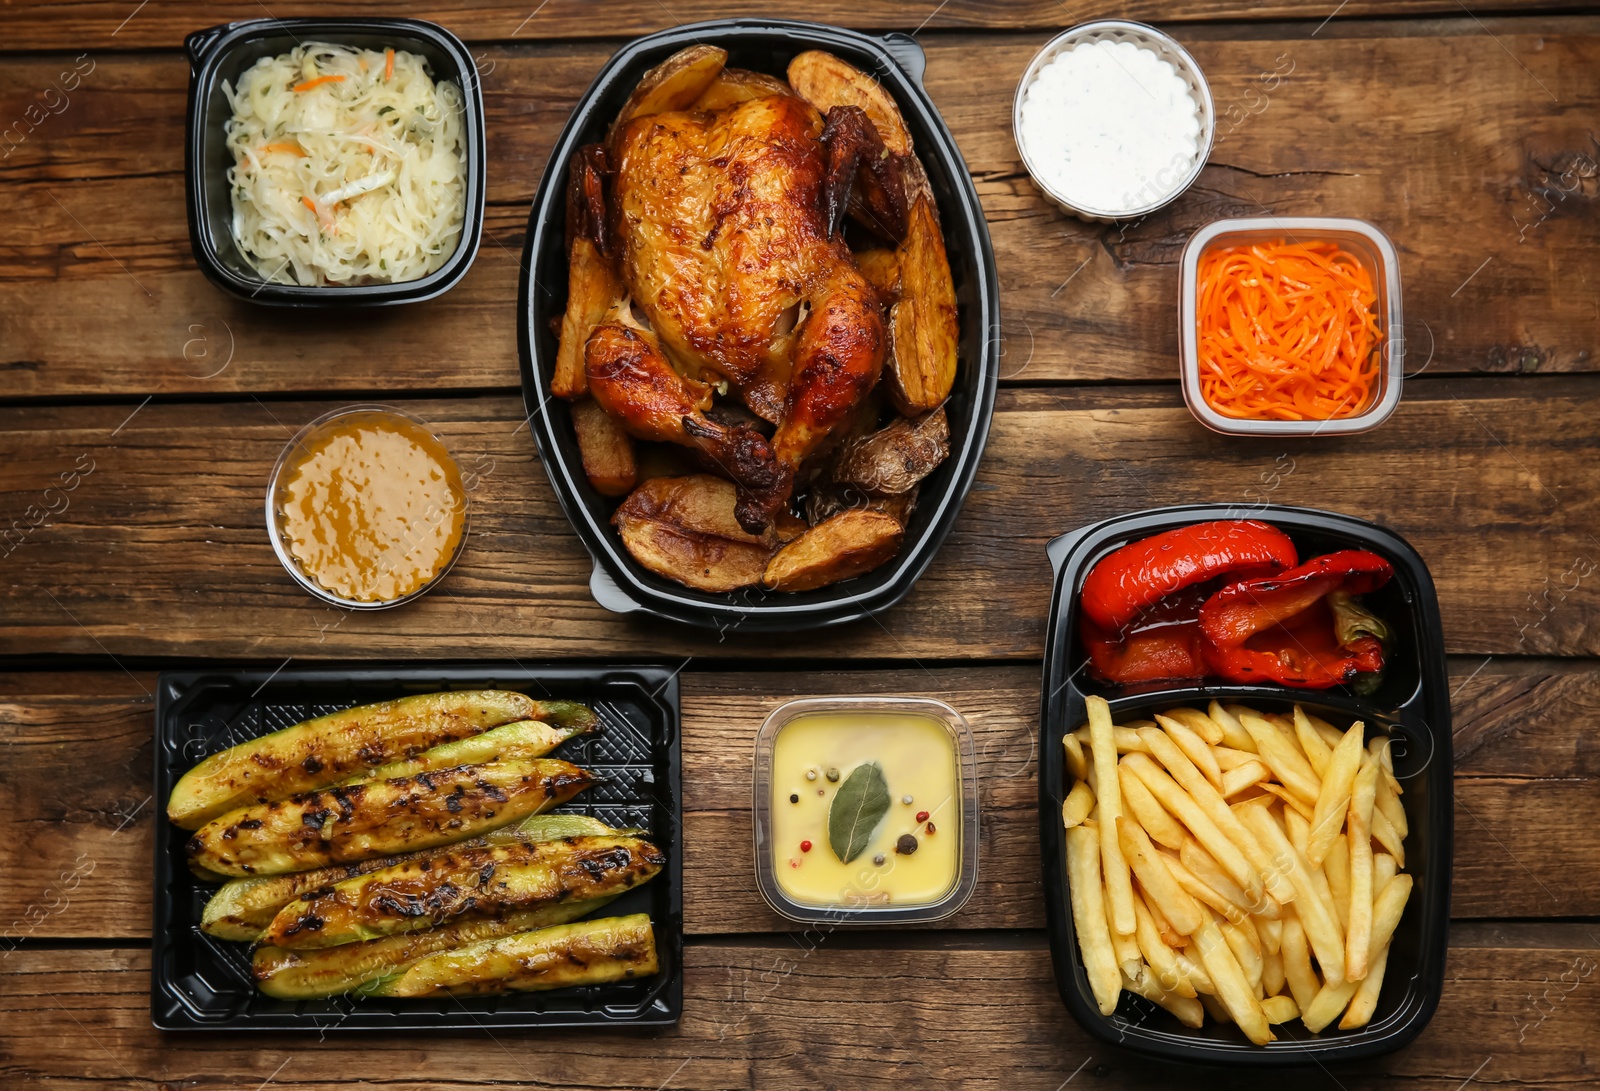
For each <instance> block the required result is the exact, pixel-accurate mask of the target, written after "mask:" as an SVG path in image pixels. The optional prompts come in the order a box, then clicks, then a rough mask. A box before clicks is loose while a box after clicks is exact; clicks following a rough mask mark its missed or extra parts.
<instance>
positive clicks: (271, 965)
mask: <svg viewBox="0 0 1600 1091" xmlns="http://www.w3.org/2000/svg"><path fill="white" fill-rule="evenodd" d="M613 897H614V895H613ZM611 900H612V898H594V899H591V900H588V901H575V902H562V903H560V904H558V905H547V906H543V907H541V908H539V909H523V910H518V911H516V912H513V913H508V914H506V915H505V916H504V917H497V918H491V919H487V920H473V921H458V922H457V923H455V924H447V925H444V926H443V927H441V928H430V929H428V930H427V931H426V932H402V933H401V934H399V935H395V936H384V937H383V938H382V939H375V940H370V941H368V942H367V943H345V944H341V945H340V946H338V947H322V948H316V949H311V950H300V951H292V950H289V949H288V948H285V947H258V948H256V950H255V953H254V955H252V957H251V959H250V968H251V972H252V973H253V974H254V975H255V979H256V987H257V988H259V989H260V990H261V991H262V992H264V993H266V994H267V995H268V996H273V997H277V998H278V999H279V1000H317V999H321V998H323V997H328V996H339V995H341V994H343V993H364V992H370V991H372V990H374V989H376V988H380V987H381V986H382V984H383V983H384V982H386V981H388V980H389V979H391V978H393V977H396V976H398V975H399V974H401V973H403V972H404V971H405V969H406V968H407V967H408V966H410V965H411V964H412V963H413V962H416V961H417V960H418V959H421V958H426V957H427V956H428V955H432V954H437V953H438V952H440V951H448V950H452V949H454V948H457V947H464V946H466V945H467V944H470V943H476V942H480V941H482V940H486V939H494V938H496V937H499V936H509V935H513V934H515V933H517V932H526V931H528V930H530V929H534V928H548V927H550V926H552V925H557V924H565V923H567V922H568V921H575V920H577V919H578V918H579V917H583V916H587V915H588V914H589V913H592V912H594V911H595V910H596V909H599V908H601V907H602V906H604V905H606V904H608V903H609V902H611Z"/></svg>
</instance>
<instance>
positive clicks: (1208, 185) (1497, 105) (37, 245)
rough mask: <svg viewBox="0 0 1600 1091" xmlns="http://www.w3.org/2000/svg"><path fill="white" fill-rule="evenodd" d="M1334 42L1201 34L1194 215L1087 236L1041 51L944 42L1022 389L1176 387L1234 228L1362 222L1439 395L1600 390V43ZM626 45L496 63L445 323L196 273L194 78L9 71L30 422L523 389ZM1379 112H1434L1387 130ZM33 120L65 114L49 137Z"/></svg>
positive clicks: (1249, 30) (17, 299)
mask: <svg viewBox="0 0 1600 1091" xmlns="http://www.w3.org/2000/svg"><path fill="white" fill-rule="evenodd" d="M558 2H559V0H558ZM551 6H552V7H554V6H556V5H555V4H552V5H551ZM88 7H93V5H88V6H86V7H78V8H74V9H73V10H74V11H78V12H83V11H86V10H87V8H88ZM160 7H162V5H157V4H151V5H148V6H147V7H146V8H145V10H144V11H143V12H141V14H140V17H139V20H135V21H134V23H132V24H130V30H131V28H132V27H134V26H137V25H138V24H139V21H140V20H142V19H144V18H145V17H146V15H153V14H156V13H157V10H158V8H160ZM274 10H276V9H274ZM946 10H948V9H946ZM659 14H660V13H659V12H658V15H659ZM542 17H543V16H541V18H542ZM1335 26H1336V27H1337V28H1338V30H1337V33H1336V32H1335V30H1334V29H1333V28H1330V29H1329V30H1328V31H1325V32H1323V33H1322V34H1319V35H1317V36H1315V37H1312V36H1309V31H1308V29H1307V28H1306V27H1300V26H1296V27H1288V28H1285V27H1275V28H1255V27H1241V26H1221V27H1216V26H1202V27H1195V28H1189V29H1186V30H1185V31H1184V32H1183V37H1184V38H1185V40H1186V42H1187V43H1188V44H1189V45H1190V47H1191V48H1192V49H1193V51H1194V53H1195V55H1196V56H1197V58H1198V59H1199V61H1200V62H1201V64H1202V65H1203V66H1204V68H1205V69H1206V71H1207V72H1208V73H1209V75H1210V79H1211V83H1212V89H1213V93H1214V96H1215V98H1216V102H1217V109H1218V114H1219V117H1221V118H1222V123H1221V126H1220V128H1219V134H1220V136H1221V139H1220V141H1219V143H1218V145H1217V148H1216V150H1215V152H1214V153H1213V156H1212V165H1211V166H1210V167H1208V168H1207V169H1206V171H1205V172H1204V174H1203V175H1202V177H1201V179H1200V181H1199V183H1198V184H1197V186H1196V188H1195V189H1194V190H1193V191H1191V192H1190V193H1189V194H1187V195H1186V196H1185V197H1184V198H1182V199H1181V200H1180V201H1178V202H1177V203H1175V204H1174V205H1173V206H1171V207H1170V208H1169V209H1167V210H1164V211H1163V212H1161V213H1158V214H1156V215H1154V216H1152V217H1150V218H1149V219H1148V220H1146V221H1143V222H1140V223H1136V224H1132V225H1121V226H1107V225H1093V224H1086V223H1083V222H1081V221H1079V220H1076V219H1072V218H1069V217H1066V216H1064V215H1063V214H1062V213H1061V212H1059V211H1058V210H1056V209H1055V208H1054V206H1052V205H1050V204H1048V203H1047V202H1046V201H1045V200H1044V198H1043V197H1042V196H1041V195H1040V193H1039V192H1038V190H1037V189H1036V188H1035V187H1034V185H1033V183H1032V182H1031V181H1030V180H1029V179H1028V178H1027V176H1026V174H1025V173H1024V172H1023V169H1022V165H1021V162H1020V160H1019V158H1018V154H1017V151H1016V147H1015V144H1014V143H1013V140H1012V136H1011V123H1010V119H1011V114H1010V103H1011V96H1012V92H1013V90H1014V88H1015V84H1016V81H1017V79H1018V78H1019V76H1020V74H1021V73H1022V71H1023V69H1024V67H1025V66H1026V64H1027V62H1028V60H1029V59H1030V58H1031V56H1032V55H1033V53H1034V51H1035V50H1036V49H1037V48H1038V45H1039V44H1040V41H1041V35H1040V34H1027V35H1018V34H1002V35H984V36H981V37H973V36H970V35H961V34H954V35H952V34H939V35H929V36H927V38H926V46H927V49H928V56H929V66H928V77H927V82H928V87H929V91H930V93H931V94H932V96H933V98H934V100H935V102H936V103H937V104H938V105H939V107H940V109H941V110H942V111H943V113H944V115H945V118H946V120H947V122H948V123H949V125H950V127H951V129H952V130H953V131H954V133H955V135H956V138H957V141H958V142H959V144H960V146H961V149H962V152H963V154H964V155H965V157H966V159H967V162H968V165H969V167H970V169H971V170H972V172H973V174H974V176H975V179H976V182H977V185H978V189H979V193H980V195H981V197H982V199H983V202H984V207H985V211H986V214H987V217H988V220H989V223H990V229H991V232H992V234H993V238H994V244H995V249H996V254H997V258H998V263H999V268H1000V270H1001V280H1002V299H1003V307H1004V314H1003V326H1004V335H1005V344H1004V359H1003V361H1002V374H1003V376H1004V377H1005V381H1007V382H1010V383H1020V384H1032V383H1044V382H1055V381H1061V380H1072V381H1086V380H1152V379H1171V378H1173V377H1174V376H1175V374H1176V353H1177V333H1176V326H1175V323H1174V312H1175V309H1176V308H1175V300H1176V295H1177V291H1178V272H1177V260H1178V257H1179V253H1180V251H1181V248H1182V244H1183V242H1184V241H1185V240H1186V239H1187V237H1188V236H1189V234H1190V233H1192V232H1193V231H1194V230H1195V229H1196V228H1197V227H1199V226H1200V225H1202V224H1203V223H1205V222H1207V221H1209V220H1211V219H1215V218H1217V217H1220V216H1234V215H1254V214H1261V213H1264V212H1270V213H1271V214H1273V215H1278V216H1284V215H1308V214H1322V215H1340V216H1355V217H1362V218H1367V219H1370V220H1372V221H1374V222H1376V223H1378V224H1379V225H1380V226H1381V227H1382V228H1383V229H1384V230H1385V231H1387V232H1388V233H1389V234H1390V235H1391V237H1392V238H1393V239H1394V240H1395V243H1396V245H1397V247H1398V249H1399V252H1400V259H1401V270H1402V280H1403V284H1404V289H1405V296H1406V318H1407V322H1406V325H1407V340H1408V347H1409V364H1408V370H1410V371H1411V372H1412V373H1418V372H1422V371H1427V372H1428V373H1430V374H1444V373H1451V372H1512V373H1520V372H1550V371H1589V370H1593V369H1594V368H1595V367H1596V360H1597V359H1600V351H1597V350H1600V312H1597V310H1596V307H1595V304H1594V292H1593V288H1592V283H1593V280H1592V278H1589V279H1587V280H1586V278H1585V274H1584V271H1585V270H1588V269H1590V268H1592V266H1593V254H1594V253H1595V252H1596V250H1597V248H1600V211H1597V210H1600V200H1597V196H1600V168H1597V166H1596V156H1597V155H1600V146H1597V145H1596V144H1595V137H1594V135H1593V132H1592V130H1593V118H1594V117H1595V116H1596V112H1597V110H1600V34H1597V33H1596V32H1595V24H1594V22H1593V21H1592V20H1578V19H1569V18H1548V17H1540V18H1537V19H1533V20H1510V21H1506V22H1505V23H1504V25H1502V23H1498V22H1495V23H1493V27H1492V30H1491V29H1490V24H1485V23H1481V22H1478V21H1477V20H1475V19H1471V18H1467V17H1465V16H1461V17H1459V18H1455V19H1446V20H1441V21H1438V22H1429V23H1423V24H1410V23H1402V24H1399V25H1398V26H1397V25H1396V24H1393V23H1371V24H1359V25H1356V26H1341V25H1339V24H1335ZM616 44H617V43H616V42H614V41H612V42H604V43H600V42H593V43H590V42H583V43H543V44H539V45H518V46H510V47H503V46H495V47H485V48H484V49H482V50H479V51H478V52H479V53H480V54H481V55H482V60H481V62H480V63H481V67H482V69H483V71H484V76H483V80H484V87H485V92H486V97H487V103H488V113H489V119H488V122H489V132H490V141H489V152H490V155H489V199H490V208H489V210H488V215H487V221H486V227H487V231H486V236H485V241H484V243H483V245H482V247H481V248H480V252H479V255H478V258H477V261H476V263H475V265H474V267H473V269H472V271H471V272H470V273H469V274H468V276H467V278H466V279H465V280H464V281H463V282H462V284H461V285H459V286H458V287H457V288H456V289H455V290H453V291H452V292H450V293H448V294H447V295H446V296H444V297H443V298H441V299H440V300H437V301H434V302H431V303H428V304H422V305H418V306H414V307H405V308H398V309H384V310H383V311H381V312H379V313H367V314H359V313H358V314H334V315H321V316H316V317H313V318H303V317H296V318H295V319H294V320H293V321H292V322H291V321H286V320H285V315H284V313H283V312H280V311H276V310H273V309H270V308H261V307H257V306H255V305H252V304H248V303H243V302H237V301H234V300H232V299H231V297H228V296H226V295H224V294H223V293H221V292H220V291H218V290H217V289H215V288H213V287H211V286H210V285H209V284H208V283H207V282H206V281H205V280H204V278H203V277H201V275H200V274H199V273H198V271H197V270H196V269H195V268H194V263H193V257H192V255H191V253H190V250H189V240H188V233H187V227H186V223H185V217H184V199H183V180H182V165H183V151H182V148H183V125H184V120H183V118H184V94H185V87H186V83H187V78H188V76H187V66H186V65H185V63H184V62H183V61H182V60H181V59H180V58H179V57H177V56H175V55H173V54H158V55H144V54H135V55H131V56H123V55H117V54H104V55H101V54H94V55H91V56H90V57H89V58H87V59H86V60H84V61H82V62H79V63H80V64H81V65H83V66H89V65H92V66H93V67H92V68H90V69H89V70H88V71H87V72H86V74H84V75H82V76H81V79H80V81H78V82H75V83H73V82H70V81H69V83H68V84H67V86H71V87H73V90H71V92H70V93H68V94H63V93H62V92H61V91H60V90H59V89H58V90H55V91H51V90H50V89H51V88H52V87H54V86H57V85H59V84H60V83H61V73H62V72H63V71H65V70H71V69H72V68H73V67H74V61H75V56H72V55H59V56H50V57H38V58H22V59H18V60H16V61H15V62H14V63H8V64H7V65H6V66H3V67H0V118H6V117H16V118H19V119H24V121H23V128H18V129H16V133H17V134H20V139H19V136H18V135H14V136H12V137H11V138H10V140H9V141H6V140H5V139H4V138H3V137H0V144H5V145H7V146H6V147H3V148H0V152H4V153H5V157H4V158H3V159H0V179H4V180H5V181H6V182H8V183H9V195H10V197H11V206H12V208H13V210H14V219H13V222H12V230H11V232H10V233H8V236H7V238H6V239H4V240H0V316H4V317H3V319H0V374H3V375H4V376H5V377H6V379H7V384H6V389H5V390H4V392H3V393H4V396H6V397H26V396H60V395H84V394H91V393H93V394H105V393H116V394H124V395H131V394H137V395H138V396H141V397H142V396H143V395H144V394H146V393H152V392H154V393H162V394H178V393H194V394H201V395H206V396H216V395H223V394H227V393H232V392H253V393H260V392H268V391H313V390H348V391H374V390H394V389H414V390H422V389H432V390H461V389H467V388H483V387H498V388H511V387H514V386H515V385H516V384H517V382H518V378H517V369H516V325H515V323H516V318H517V315H516V303H515V299H516V284H517V266H518V262H519V261H520V259H521V255H522V243H523V235H524V229H525V224H526V216H527V207H528V204H529V202H530V201H531V200H532V197H533V194H534V192H535V189H536V187H537V185H538V182H539V179H540V177H541V176H542V174H543V170H544V165H545V160H546V157H547V156H548V153H549V149H550V148H551V146H552V145H553V143H554V141H555V138H556V135H557V134H558V133H559V131H560V128H561V126H562V125H563V124H564V123H565V121H566V118H567V116H568V114H569V112H570V110H571V107H572V106H573V104H574V103H575V102H576V101H577V98H578V97H579V95H580V94H581V92H582V89H583V88H584V87H586V86H587V85H588V82H589V80H590V79H591V78H592V77H593V75H594V73H595V72H596V71H598V70H599V68H600V66H601V65H602V64H603V63H604V61H605V59H606V58H607V57H608V56H609V55H610V54H611V52H612V50H613V48H614V47H615V45H616ZM979 48H981V49H982V50H983V51H984V58H985V60H984V64H983V65H981V66H977V67H974V66H972V65H971V64H970V62H969V58H970V57H971V55H972V51H973V50H974V49H979ZM1280 73H1281V74H1282V75H1281V82H1279V78H1280V77H1279V75H1278V74H1280ZM1269 76H1270V77H1272V78H1271V79H1268V78H1267V77H1269ZM1269 86H1270V87H1271V88H1272V89H1271V90H1265V89H1264V88H1265V87H1269ZM1552 96H1553V97H1555V98H1556V99H1558V101H1555V102H1553V101H1552V100H1551V99H1552ZM1378 99H1392V100H1394V101H1404V102H1405V103H1406V104H1407V108H1406V110H1405V111H1404V112H1402V113H1398V114H1397V113H1394V112H1389V111H1382V110H1374V109H1373V108H1372V104H1373V102H1374V101H1375V100H1378ZM1463 101H1471V102H1472V103H1473V108H1472V109H1471V110H1463V109H1461V103H1462V102H1463ZM41 104H43V106H48V107H49V109H48V110H44V109H43V106H42V105H41ZM30 109H32V110H35V111H41V110H42V111H43V112H42V116H40V115H34V116H39V117H40V119H39V121H38V123H37V125H32V124H29V123H28V122H27V121H26V120H25V119H26V118H27V117H29V116H30V115H29V110H30ZM57 111H58V112H57ZM0 132H3V130H0ZM130 209H137V210H138V214H137V215H130V214H129V210H130ZM379 346H381V347H379Z"/></svg>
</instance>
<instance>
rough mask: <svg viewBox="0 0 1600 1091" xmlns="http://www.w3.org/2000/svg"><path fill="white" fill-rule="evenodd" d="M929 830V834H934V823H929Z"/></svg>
mask: <svg viewBox="0 0 1600 1091" xmlns="http://www.w3.org/2000/svg"><path fill="white" fill-rule="evenodd" d="M927 830H928V832H929V833H932V832H933V823H932V822H929V823H928V825H927Z"/></svg>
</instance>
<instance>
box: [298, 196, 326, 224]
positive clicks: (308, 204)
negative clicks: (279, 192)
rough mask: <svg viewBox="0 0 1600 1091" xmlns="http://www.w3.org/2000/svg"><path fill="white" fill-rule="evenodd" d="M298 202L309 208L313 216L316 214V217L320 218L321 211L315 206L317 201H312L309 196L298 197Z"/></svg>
mask: <svg viewBox="0 0 1600 1091" xmlns="http://www.w3.org/2000/svg"><path fill="white" fill-rule="evenodd" d="M300 203H301V204H303V205H305V206H306V207H307V208H309V209H310V210H311V214H312V215H313V216H316V217H317V218H318V219H321V218H322V212H321V210H319V209H318V208H317V202H315V201H313V200H312V199H311V198H310V197H302V198H300Z"/></svg>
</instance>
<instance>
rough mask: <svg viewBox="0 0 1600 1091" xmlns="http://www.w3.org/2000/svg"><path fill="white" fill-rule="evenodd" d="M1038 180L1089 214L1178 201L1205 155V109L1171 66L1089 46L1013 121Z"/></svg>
mask: <svg viewBox="0 0 1600 1091" xmlns="http://www.w3.org/2000/svg"><path fill="white" fill-rule="evenodd" d="M1017 139H1018V141H1019V142H1020V143H1021V144H1022V145H1023V152H1024V155H1025V157H1026V159H1027V163H1028V168H1029V170H1030V171H1031V172H1032V173H1033V176H1034V178H1035V180H1037V181H1038V183H1039V184H1040V185H1041V186H1043V187H1044V188H1045V190H1046V191H1048V192H1050V193H1051V194H1053V195H1054V196H1056V197H1058V198H1059V199H1061V200H1062V201H1064V202H1065V203H1067V204H1069V205H1072V206H1073V207H1075V208H1078V209H1082V210H1084V211H1086V212H1101V213H1111V214H1115V213H1121V212H1130V211H1133V210H1135V209H1143V208H1147V207H1149V206H1152V205H1155V204H1159V203H1160V202H1161V201H1162V200H1163V199H1164V198H1166V197H1168V196H1170V195H1172V194H1173V193H1175V192H1176V191H1177V190H1178V189H1179V188H1180V187H1181V186H1182V185H1183V184H1184V181H1185V180H1186V179H1187V178H1188V176H1189V171H1190V168H1191V167H1193V166H1194V163H1195V160H1196V158H1197V157H1198V156H1199V155H1200V154H1201V150H1200V143H1201V118H1200V106H1199V104H1198V103H1197V102H1196V101H1195V98H1194V96H1193V94H1191V92H1190V90H1189V85H1188V84H1187V83H1186V82H1185V81H1184V79H1183V77H1182V76H1180V75H1179V74H1178V71H1177V69H1176V68H1174V67H1173V66H1172V65H1171V64H1170V63H1169V62H1167V61H1165V60H1163V59H1162V58H1161V57H1159V56H1157V55H1156V53H1155V52H1154V51H1152V50H1149V49H1145V48H1143V47H1141V46H1137V45H1134V44H1133V43H1131V42H1111V41H1096V42H1085V43H1083V44H1081V45H1078V46H1075V47H1073V48H1072V49H1068V50H1065V51H1063V52H1061V53H1060V54H1058V55H1057V56H1056V57H1055V58H1054V59H1052V60H1051V61H1050V62H1049V63H1048V64H1046V65H1044V66H1043V67H1042V68H1040V69H1039V71H1038V73H1037V74H1036V75H1035V76H1034V79H1033V82H1032V83H1030V84H1029V85H1028V87H1027V90H1026V91H1025V92H1024V94H1023V99H1022V104H1021V107H1020V110H1019V112H1018V117H1017Z"/></svg>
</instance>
